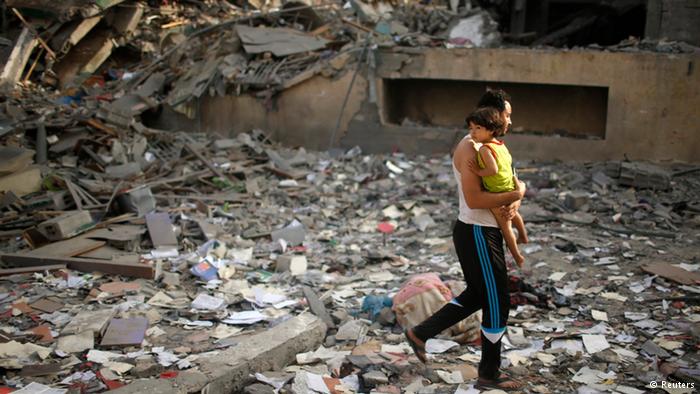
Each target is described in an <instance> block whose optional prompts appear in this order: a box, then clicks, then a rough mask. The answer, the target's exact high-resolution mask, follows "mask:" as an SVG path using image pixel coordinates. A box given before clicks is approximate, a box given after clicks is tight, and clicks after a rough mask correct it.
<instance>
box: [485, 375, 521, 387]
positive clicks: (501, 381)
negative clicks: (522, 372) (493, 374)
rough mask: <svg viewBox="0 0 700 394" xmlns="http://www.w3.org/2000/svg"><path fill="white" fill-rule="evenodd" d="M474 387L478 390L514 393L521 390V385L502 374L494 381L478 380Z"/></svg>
mask: <svg viewBox="0 0 700 394" xmlns="http://www.w3.org/2000/svg"><path fill="white" fill-rule="evenodd" d="M475 387H476V388H477V389H479V390H503V391H515V390H520V389H522V387H523V384H522V383H520V382H518V381H517V380H515V379H513V378H511V377H510V376H508V375H505V374H502V375H501V376H499V377H498V378H496V379H484V378H478V379H477V381H476V386H475Z"/></svg>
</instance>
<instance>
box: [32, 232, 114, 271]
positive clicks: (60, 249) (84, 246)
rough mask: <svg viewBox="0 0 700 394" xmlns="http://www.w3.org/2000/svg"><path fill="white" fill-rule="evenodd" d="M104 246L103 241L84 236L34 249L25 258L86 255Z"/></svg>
mask: <svg viewBox="0 0 700 394" xmlns="http://www.w3.org/2000/svg"><path fill="white" fill-rule="evenodd" d="M103 245H105V242H104V241H97V240H94V239H88V238H86V237H85V236H81V237H77V238H71V239H67V240H65V241H59V242H54V243H51V244H48V245H44V246H42V247H40V248H36V249H34V250H32V251H30V252H29V253H26V255H27V256H56V257H73V256H77V255H79V254H83V253H87V252H90V251H92V250H95V249H97V248H99V247H101V246H103ZM59 264H60V263H59Z"/></svg>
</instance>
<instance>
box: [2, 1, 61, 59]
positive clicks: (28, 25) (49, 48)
mask: <svg viewBox="0 0 700 394" xmlns="http://www.w3.org/2000/svg"><path fill="white" fill-rule="evenodd" d="M12 12H14V13H15V15H16V16H17V18H19V20H20V21H21V22H22V24H23V25H24V27H25V28H27V29H29V31H31V33H32V34H33V35H34V37H35V38H36V39H37V40H38V41H39V44H40V45H41V46H42V47H43V48H44V50H45V51H46V53H48V54H49V56H51V59H54V60H55V59H56V53H55V52H54V51H53V50H52V49H51V47H49V44H47V43H46V41H44V39H43V38H41V36H40V35H39V32H37V31H36V29H34V27H33V26H32V25H31V24H30V23H29V22H27V20H26V19H24V16H23V15H22V14H21V13H20V12H19V11H17V9H16V8H12Z"/></svg>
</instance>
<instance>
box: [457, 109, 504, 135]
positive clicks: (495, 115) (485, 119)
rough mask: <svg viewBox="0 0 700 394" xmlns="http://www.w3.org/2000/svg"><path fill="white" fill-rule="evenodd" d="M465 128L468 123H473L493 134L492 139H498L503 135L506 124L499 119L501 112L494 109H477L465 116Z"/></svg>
mask: <svg viewBox="0 0 700 394" xmlns="http://www.w3.org/2000/svg"><path fill="white" fill-rule="evenodd" d="M466 123H467V127H469V123H474V124H475V125H477V126H481V127H483V128H485V129H486V130H488V131H490V132H491V133H493V136H494V137H500V136H502V135H504V134H505V128H506V123H505V122H504V121H503V118H502V117H501V111H499V110H498V108H494V107H484V108H477V109H476V110H474V112H472V113H471V114H469V116H467V119H466Z"/></svg>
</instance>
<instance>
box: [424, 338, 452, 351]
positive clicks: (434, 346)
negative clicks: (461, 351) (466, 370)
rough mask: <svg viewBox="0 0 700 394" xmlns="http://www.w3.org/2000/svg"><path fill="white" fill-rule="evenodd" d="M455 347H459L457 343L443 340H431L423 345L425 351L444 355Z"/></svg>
mask: <svg viewBox="0 0 700 394" xmlns="http://www.w3.org/2000/svg"><path fill="white" fill-rule="evenodd" d="M455 347H459V343H457V342H455V341H448V340H445V339H435V338H431V339H428V341H427V342H426V343H425V351H426V352H428V353H433V354H440V353H445V352H446V351H448V350H450V349H452V348H455Z"/></svg>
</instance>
